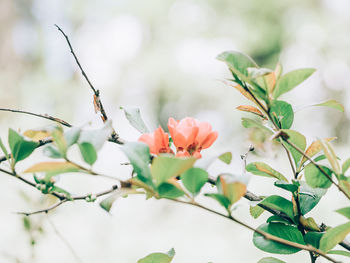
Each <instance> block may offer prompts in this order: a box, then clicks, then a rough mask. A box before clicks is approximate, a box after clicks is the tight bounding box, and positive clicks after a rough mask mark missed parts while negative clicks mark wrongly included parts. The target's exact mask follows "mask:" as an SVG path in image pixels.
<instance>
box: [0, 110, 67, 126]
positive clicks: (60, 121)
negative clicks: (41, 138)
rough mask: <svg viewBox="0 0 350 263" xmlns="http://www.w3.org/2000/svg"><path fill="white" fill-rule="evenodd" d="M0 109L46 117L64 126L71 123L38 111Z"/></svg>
mask: <svg viewBox="0 0 350 263" xmlns="http://www.w3.org/2000/svg"><path fill="white" fill-rule="evenodd" d="M0 111H9V112H15V113H23V114H28V115H32V116H36V117H39V118H43V119H47V120H50V121H54V122H57V123H60V124H62V125H64V126H66V127H72V125H71V124H69V123H68V122H66V121H64V120H62V119H59V118H56V117H52V116H50V115H48V114H38V113H34V112H30V111H23V110H14V109H7V108H0Z"/></svg>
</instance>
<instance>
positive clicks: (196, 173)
mask: <svg viewBox="0 0 350 263" xmlns="http://www.w3.org/2000/svg"><path fill="white" fill-rule="evenodd" d="M208 176H209V175H208V173H207V171H205V170H203V169H200V168H190V169H188V170H187V171H186V172H184V173H183V174H181V181H182V183H183V184H184V186H185V187H186V189H187V190H188V191H190V192H191V193H192V194H193V195H197V194H198V193H199V192H200V190H201V189H202V187H203V186H204V184H205V183H206V182H207V181H208Z"/></svg>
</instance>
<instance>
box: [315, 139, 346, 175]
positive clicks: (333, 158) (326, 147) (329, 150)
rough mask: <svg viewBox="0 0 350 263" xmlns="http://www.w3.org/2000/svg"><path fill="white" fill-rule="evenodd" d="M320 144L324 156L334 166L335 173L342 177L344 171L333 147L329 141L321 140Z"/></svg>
mask: <svg viewBox="0 0 350 263" xmlns="http://www.w3.org/2000/svg"><path fill="white" fill-rule="evenodd" d="M320 143H321V146H322V148H323V152H324V154H325V155H326V157H327V159H328V161H329V163H330V164H331V166H332V169H333V171H334V173H335V174H336V175H340V174H341V173H342V169H341V167H340V163H339V161H338V159H337V155H336V154H335V151H334V148H333V146H332V145H331V144H330V143H329V142H328V141H327V140H320Z"/></svg>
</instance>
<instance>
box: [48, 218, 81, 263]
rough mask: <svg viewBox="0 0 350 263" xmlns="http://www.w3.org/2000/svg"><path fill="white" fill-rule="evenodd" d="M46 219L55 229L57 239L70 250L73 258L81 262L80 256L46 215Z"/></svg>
mask: <svg viewBox="0 0 350 263" xmlns="http://www.w3.org/2000/svg"><path fill="white" fill-rule="evenodd" d="M47 221H48V222H49V224H50V225H51V227H52V229H53V230H54V231H55V233H56V235H57V236H58V237H59V239H61V240H62V242H63V243H64V244H65V245H66V247H67V248H68V249H69V251H70V252H71V254H72V255H73V257H74V258H75V260H76V261H77V262H79V263H82V262H83V261H82V260H81V258H80V257H79V256H78V254H77V253H76V252H75V250H74V248H73V247H72V245H71V244H70V243H69V242H68V240H67V239H66V238H65V237H64V236H63V235H62V234H61V233H60V232H59V231H58V229H57V228H56V226H55V224H54V223H53V222H52V221H51V219H50V218H49V216H47Z"/></svg>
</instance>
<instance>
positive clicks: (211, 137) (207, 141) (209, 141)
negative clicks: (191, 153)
mask: <svg viewBox="0 0 350 263" xmlns="http://www.w3.org/2000/svg"><path fill="white" fill-rule="evenodd" d="M217 138H218V132H217V131H214V132H211V133H210V134H209V135H208V136H207V138H205V140H204V141H203V143H202V145H201V146H202V149H207V148H209V147H210V146H211V145H212V144H213V143H214V142H215V140H216V139H217Z"/></svg>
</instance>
